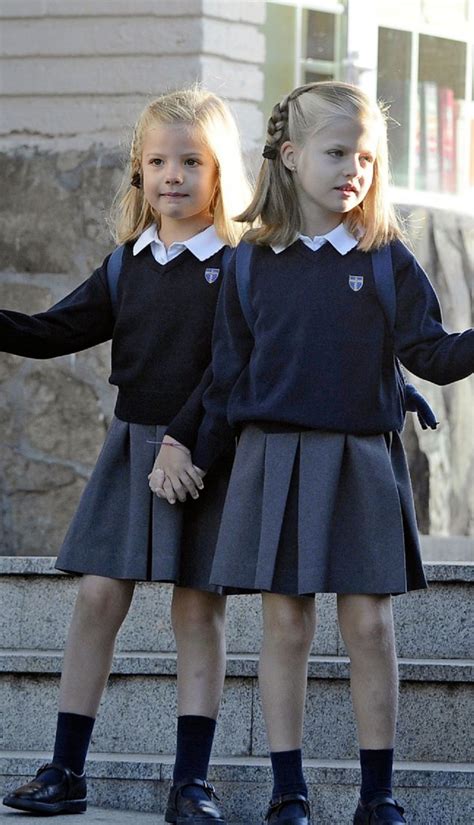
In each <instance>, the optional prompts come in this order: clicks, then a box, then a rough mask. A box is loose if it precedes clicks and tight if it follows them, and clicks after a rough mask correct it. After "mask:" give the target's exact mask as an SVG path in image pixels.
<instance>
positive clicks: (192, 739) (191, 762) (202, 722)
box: [173, 716, 216, 799]
mask: <svg viewBox="0 0 474 825" xmlns="http://www.w3.org/2000/svg"><path fill="white" fill-rule="evenodd" d="M215 730H216V720H215V719H211V718H209V717H208V716H178V730H177V742H176V761H175V763H174V768H173V784H175V785H177V784H178V782H182V781H183V780H184V779H207V770H208V767H209V759H210V757H211V750H212V743H213V741H214V733H215ZM182 795H183V796H188V797H193V798H197V799H201V798H203V797H206V793H205V791H204V790H203V788H199V787H198V786H196V785H189V786H188V787H187V788H183V791H182ZM206 798H207V797H206Z"/></svg>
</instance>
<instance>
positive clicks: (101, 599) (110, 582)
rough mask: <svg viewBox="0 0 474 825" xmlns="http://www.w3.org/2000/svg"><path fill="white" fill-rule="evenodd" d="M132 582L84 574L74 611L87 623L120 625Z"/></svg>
mask: <svg viewBox="0 0 474 825" xmlns="http://www.w3.org/2000/svg"><path fill="white" fill-rule="evenodd" d="M132 594H133V584H131V583H130V582H125V581H124V582H122V581H118V580H114V579H107V578H102V577H99V576H84V578H83V579H82V581H81V585H80V587H79V592H78V594H77V600H76V613H77V614H78V615H79V617H80V619H81V620H82V621H84V622H86V623H87V624H88V625H92V624H93V625H97V626H99V627H102V628H105V627H107V628H109V627H111V626H115V625H117V629H118V627H120V625H121V623H122V621H123V620H124V618H125V616H126V615H127V612H128V608H129V606H130V601H131V598H132Z"/></svg>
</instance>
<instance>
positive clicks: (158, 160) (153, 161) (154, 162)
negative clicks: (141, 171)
mask: <svg viewBox="0 0 474 825" xmlns="http://www.w3.org/2000/svg"><path fill="white" fill-rule="evenodd" d="M150 164H151V165H152V166H163V160H162V159H161V158H151V160H150Z"/></svg>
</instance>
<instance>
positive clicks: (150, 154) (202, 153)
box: [145, 149, 204, 158]
mask: <svg viewBox="0 0 474 825" xmlns="http://www.w3.org/2000/svg"><path fill="white" fill-rule="evenodd" d="M153 155H162V156H163V157H166V152H160V151H158V150H156V151H154V152H147V153H146V155H145V157H147V158H149V157H153ZM189 155H194V156H196V157H199V158H203V157H204V152H196V151H195V150H194V149H190V150H189V152H182V153H181V154H180V155H178V157H180V158H187V157H189Z"/></svg>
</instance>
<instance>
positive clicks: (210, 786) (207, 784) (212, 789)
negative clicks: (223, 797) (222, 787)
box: [202, 779, 220, 802]
mask: <svg viewBox="0 0 474 825" xmlns="http://www.w3.org/2000/svg"><path fill="white" fill-rule="evenodd" d="M202 787H203V788H204V790H205V791H206V793H207V794H209V798H211V797H213V796H214V797H215V798H216V799H217V801H218V802H220V799H219V797H218V796H217V794H216V789H215V787H214V785H213V784H212V783H211V782H208V781H207V779H203V782H202Z"/></svg>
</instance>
